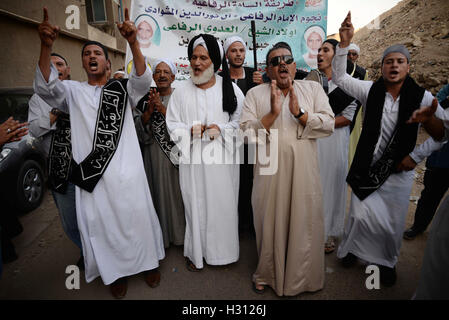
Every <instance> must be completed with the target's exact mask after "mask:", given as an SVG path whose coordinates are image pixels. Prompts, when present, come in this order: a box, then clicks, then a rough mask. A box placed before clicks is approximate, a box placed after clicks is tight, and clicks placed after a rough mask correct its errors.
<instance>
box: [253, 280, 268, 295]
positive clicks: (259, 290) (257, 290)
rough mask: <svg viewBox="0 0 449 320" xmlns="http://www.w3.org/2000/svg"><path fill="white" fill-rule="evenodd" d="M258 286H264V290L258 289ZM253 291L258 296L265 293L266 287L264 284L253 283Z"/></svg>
mask: <svg viewBox="0 0 449 320" xmlns="http://www.w3.org/2000/svg"><path fill="white" fill-rule="evenodd" d="M257 286H262V288H263V289H257ZM253 291H254V292H255V293H257V294H262V293H264V292H265V286H264V285H263V284H256V283H255V282H253Z"/></svg>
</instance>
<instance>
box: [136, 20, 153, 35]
mask: <svg viewBox="0 0 449 320" xmlns="http://www.w3.org/2000/svg"><path fill="white" fill-rule="evenodd" d="M142 21H145V22H146V23H148V24H149V25H150V27H151V30H153V36H152V37H154V35H155V34H156V30H157V26H156V23H155V22H154V20H153V19H151V18H150V17H149V16H147V15H140V16H139V17H138V19H137V20H136V22H135V23H134V24H135V26H136V28H138V27H139V24H140V23H141V22H142Z"/></svg>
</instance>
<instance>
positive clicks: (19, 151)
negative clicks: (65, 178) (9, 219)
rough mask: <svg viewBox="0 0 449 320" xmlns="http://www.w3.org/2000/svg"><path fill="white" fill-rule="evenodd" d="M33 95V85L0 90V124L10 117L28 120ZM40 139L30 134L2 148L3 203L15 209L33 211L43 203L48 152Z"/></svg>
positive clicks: (0, 179)
mask: <svg viewBox="0 0 449 320" xmlns="http://www.w3.org/2000/svg"><path fill="white" fill-rule="evenodd" d="M32 95H33V88H32V87H25V88H12V89H10V88H5V89H0V123H3V122H4V121H5V120H6V119H8V118H9V117H10V116H12V117H13V118H14V119H15V120H19V121H20V122H24V121H27V119H28V101H29V100H30V98H31V96H32ZM40 141H41V140H40V139H36V138H34V137H33V136H32V135H31V134H27V135H26V136H24V137H23V138H22V140H20V141H15V142H10V143H7V144H5V145H4V146H3V148H2V149H1V151H0V185H1V186H0V188H1V193H2V194H1V198H2V202H3V201H6V202H7V204H8V205H9V206H10V207H11V208H13V209H15V210H16V212H28V211H31V210H34V209H36V208H37V207H39V205H40V204H41V203H42V199H43V196H44V192H45V184H46V180H47V175H46V171H47V170H46V168H47V155H46V154H45V151H44V149H43V147H42V145H41V143H40ZM0 205H3V203H0Z"/></svg>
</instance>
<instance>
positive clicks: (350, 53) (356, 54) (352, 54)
mask: <svg viewBox="0 0 449 320" xmlns="http://www.w3.org/2000/svg"><path fill="white" fill-rule="evenodd" d="M358 55H359V54H358V53H357V52H348V56H358Z"/></svg>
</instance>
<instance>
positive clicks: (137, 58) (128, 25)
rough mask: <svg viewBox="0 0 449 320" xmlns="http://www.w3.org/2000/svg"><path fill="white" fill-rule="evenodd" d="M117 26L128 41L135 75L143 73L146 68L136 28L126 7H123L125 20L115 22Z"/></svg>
mask: <svg viewBox="0 0 449 320" xmlns="http://www.w3.org/2000/svg"><path fill="white" fill-rule="evenodd" d="M117 28H118V30H119V31H120V34H121V35H122V36H123V38H125V39H126V41H128V44H129V47H130V48H131V52H132V54H133V62H134V63H133V65H134V67H135V68H136V75H137V76H141V75H143V74H144V72H145V69H146V64H145V58H144V56H143V54H142V52H141V51H140V47H139V42H138V41H137V28H136V26H135V25H134V22H132V21H130V20H129V11H128V8H126V9H125V21H123V23H118V22H117Z"/></svg>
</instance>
